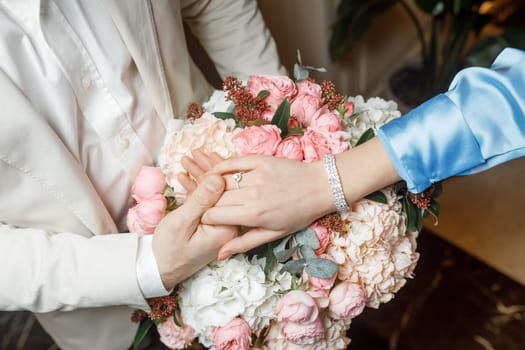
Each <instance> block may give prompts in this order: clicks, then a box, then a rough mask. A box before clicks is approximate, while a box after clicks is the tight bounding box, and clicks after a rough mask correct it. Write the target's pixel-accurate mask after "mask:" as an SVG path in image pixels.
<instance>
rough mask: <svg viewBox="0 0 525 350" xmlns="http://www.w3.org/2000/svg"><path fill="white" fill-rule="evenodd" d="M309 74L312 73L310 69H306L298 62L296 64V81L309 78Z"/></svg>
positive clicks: (294, 68) (294, 67) (294, 75)
mask: <svg viewBox="0 0 525 350" xmlns="http://www.w3.org/2000/svg"><path fill="white" fill-rule="evenodd" d="M309 75H310V72H308V69H306V68H305V67H303V66H301V65H299V64H297V63H296V64H294V66H293V77H294V78H295V80H296V81H302V80H305V79H306V78H308V76H309Z"/></svg>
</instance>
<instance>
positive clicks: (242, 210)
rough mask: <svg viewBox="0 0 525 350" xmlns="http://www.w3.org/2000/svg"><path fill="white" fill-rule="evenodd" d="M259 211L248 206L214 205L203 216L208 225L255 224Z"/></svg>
mask: <svg viewBox="0 0 525 350" xmlns="http://www.w3.org/2000/svg"><path fill="white" fill-rule="evenodd" d="M256 219H257V213H256V212H255V209H254V208H249V207H246V206H224V207H218V206H216V207H212V208H209V209H208V210H206V212H205V213H204V215H203V216H202V218H201V221H202V223H203V224H206V225H239V226H254V220H256Z"/></svg>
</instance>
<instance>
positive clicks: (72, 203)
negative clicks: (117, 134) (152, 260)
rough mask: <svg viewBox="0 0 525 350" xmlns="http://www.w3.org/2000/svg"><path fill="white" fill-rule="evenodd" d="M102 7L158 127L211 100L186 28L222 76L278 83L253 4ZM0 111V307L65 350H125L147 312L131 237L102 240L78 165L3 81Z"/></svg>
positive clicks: (106, 225) (114, 3)
mask: <svg viewBox="0 0 525 350" xmlns="http://www.w3.org/2000/svg"><path fill="white" fill-rule="evenodd" d="M103 2H104V6H106V8H107V10H108V11H109V13H110V14H111V16H112V18H113V21H114V23H115V25H116V27H117V28H118V30H119V32H120V34H121V36H122V38H123V40H124V42H125V43H126V45H127V46H128V48H129V50H130V53H131V55H132V56H133V59H134V61H135V64H136V66H137V69H138V70H139V72H140V74H141V76H142V79H143V80H144V83H145V86H146V90H147V91H145V93H147V94H149V95H150V97H151V100H152V101H153V104H154V106H155V109H156V111H157V113H158V114H159V115H160V116H161V118H162V120H163V121H164V122H167V121H168V120H169V119H170V118H173V117H174V116H175V117H177V116H180V115H182V111H183V110H184V109H185V106H186V105H187V103H188V102H190V101H196V100H204V99H205V98H206V97H207V96H208V95H209V93H210V91H211V87H210V86H209V85H208V83H207V82H206V80H205V78H204V77H203V76H202V74H201V73H200V71H199V70H198V69H197V67H196V66H195V65H194V63H193V61H192V59H191V57H190V55H189V53H188V51H187V48H186V42H185V37H184V31H183V19H184V21H185V22H186V23H187V24H188V26H189V28H190V29H191V30H192V32H193V34H194V35H195V36H196V37H197V38H199V39H200V41H201V42H202V44H203V46H204V47H205V49H206V50H207V52H208V54H209V55H210V57H211V58H212V60H213V61H214V62H215V64H216V66H217V68H218V71H219V73H220V74H221V75H222V76H225V75H228V74H232V75H237V76H241V77H243V76H246V75H248V74H251V73H284V70H283V69H282V67H281V66H280V64H279V61H278V59H277V53H276V49H275V45H274V43H273V41H272V39H271V36H270V34H269V32H268V31H267V30H266V29H265V28H264V23H263V20H262V17H261V16H260V14H259V12H258V11H257V9H256V2H255V1H244V0H213V1H211V0H172V1H169V0H155V1H146V0H128V1H119V0H105V1H103ZM232 45H234V46H232ZM0 106H2V108H1V110H0V223H1V224H0V264H1V265H2V272H1V273H0V274H1V275H0V307H2V308H3V309H7V310H17V309H26V310H31V311H34V312H35V313H37V317H38V319H39V321H40V322H41V323H42V325H43V326H44V328H45V329H46V330H47V331H48V332H49V333H50V334H51V335H52V336H53V338H54V339H55V341H56V342H57V344H58V345H59V346H60V347H61V348H62V349H65V350H67V349H101V350H111V349H126V348H127V347H128V346H129V345H130V344H131V342H132V339H133V336H134V333H135V331H136V325H134V324H132V323H131V322H130V315H131V312H132V308H135V307H142V308H147V305H146V303H145V301H144V299H143V297H142V294H141V291H140V289H139V287H138V284H137V281H136V271H135V259H136V249H137V241H138V238H137V236H136V235H133V234H121V235H106V236H104V234H105V233H114V232H116V225H115V223H114V220H113V218H112V217H111V216H110V215H109V213H108V211H107V210H106V208H104V206H103V204H102V201H101V199H100V198H99V195H98V194H97V192H96V191H95V189H94V187H93V186H92V184H91V181H90V179H89V178H88V177H87V176H86V174H85V173H84V172H83V170H82V165H81V164H79V163H78V162H77V161H76V159H74V158H73V157H72V155H71V154H70V152H69V150H68V149H67V148H66V147H65V145H64V144H63V143H62V142H61V140H60V138H59V137H58V136H57V135H56V134H55V132H54V131H53V129H52V128H51V127H50V126H49V125H47V124H46V123H45V122H44V119H43V118H42V117H41V116H40V115H39V111H38V110H35V109H34V108H33V106H32V104H31V101H28V100H27V99H26V97H25V96H24V92H23V91H20V90H19V89H18V87H17V86H15V84H14V83H13V82H12V81H11V79H10V78H9V77H8V76H6V75H5V74H4V73H3V72H2V71H0ZM57 233H60V234H57Z"/></svg>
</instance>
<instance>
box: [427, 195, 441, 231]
mask: <svg viewBox="0 0 525 350" xmlns="http://www.w3.org/2000/svg"><path fill="white" fill-rule="evenodd" d="M439 209H440V205H439V203H438V202H437V201H436V200H435V199H434V198H432V199H431V200H430V205H429V206H428V208H427V209H426V212H427V213H429V214H430V215H432V216H433V217H434V226H437V225H438V224H439V220H438V216H439Z"/></svg>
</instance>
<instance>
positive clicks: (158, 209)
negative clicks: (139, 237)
mask: <svg viewBox="0 0 525 350" xmlns="http://www.w3.org/2000/svg"><path fill="white" fill-rule="evenodd" d="M167 205H168V202H167V200H166V197H164V196H163V195H161V194H156V195H154V196H153V197H151V198H149V199H145V200H142V201H140V202H138V203H137V205H136V206H134V207H133V208H131V209H129V211H128V216H127V218H126V223H127V225H128V229H129V232H136V233H153V232H154V231H155V227H157V225H158V224H159V222H160V220H162V218H163V217H164V215H165V213H166V206H167Z"/></svg>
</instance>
